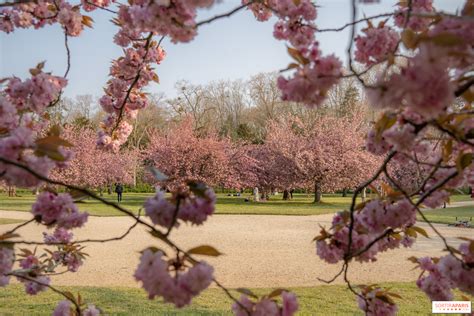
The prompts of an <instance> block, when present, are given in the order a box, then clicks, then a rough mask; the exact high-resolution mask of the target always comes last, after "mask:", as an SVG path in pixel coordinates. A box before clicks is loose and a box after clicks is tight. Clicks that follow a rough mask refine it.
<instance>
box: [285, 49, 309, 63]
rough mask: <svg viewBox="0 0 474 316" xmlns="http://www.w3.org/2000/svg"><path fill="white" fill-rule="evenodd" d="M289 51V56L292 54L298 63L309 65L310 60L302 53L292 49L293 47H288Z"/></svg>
mask: <svg viewBox="0 0 474 316" xmlns="http://www.w3.org/2000/svg"><path fill="white" fill-rule="evenodd" d="M287 50H288V54H290V56H291V57H292V58H293V59H294V60H296V61H297V62H298V63H300V64H302V65H307V64H309V60H308V59H307V58H305V57H304V56H303V55H301V52H300V51H299V50H297V49H295V48H292V47H287Z"/></svg>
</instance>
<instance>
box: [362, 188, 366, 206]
mask: <svg viewBox="0 0 474 316" xmlns="http://www.w3.org/2000/svg"><path fill="white" fill-rule="evenodd" d="M366 198H367V188H366V187H364V188H363V189H362V202H365V199H366Z"/></svg>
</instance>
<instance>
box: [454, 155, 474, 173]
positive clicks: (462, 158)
mask: <svg viewBox="0 0 474 316" xmlns="http://www.w3.org/2000/svg"><path fill="white" fill-rule="evenodd" d="M471 163H472V153H461V154H459V156H458V158H457V159H456V168H457V169H458V171H459V172H462V171H463V170H464V169H466V168H467V167H469V166H470V165H471Z"/></svg>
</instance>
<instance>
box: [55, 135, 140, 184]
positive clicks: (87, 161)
mask: <svg viewBox="0 0 474 316" xmlns="http://www.w3.org/2000/svg"><path fill="white" fill-rule="evenodd" d="M62 137H64V139H65V140H66V141H68V142H69V143H70V144H71V145H72V146H73V147H72V148H71V150H70V151H69V153H71V155H72V157H71V158H70V159H69V161H68V167H67V168H57V169H54V170H53V171H52V173H51V178H52V179H55V180H60V181H63V182H66V183H74V184H76V185H80V186H82V187H86V188H90V189H102V188H104V187H106V186H110V185H113V184H114V183H117V182H121V183H123V184H132V182H133V169H134V162H135V160H136V158H137V157H136V156H139V153H138V151H132V150H122V151H121V152H120V154H115V153H114V152H111V151H106V150H102V149H100V148H97V133H96V132H95V131H93V130H91V129H88V128H74V127H67V128H65V129H63V133H62Z"/></svg>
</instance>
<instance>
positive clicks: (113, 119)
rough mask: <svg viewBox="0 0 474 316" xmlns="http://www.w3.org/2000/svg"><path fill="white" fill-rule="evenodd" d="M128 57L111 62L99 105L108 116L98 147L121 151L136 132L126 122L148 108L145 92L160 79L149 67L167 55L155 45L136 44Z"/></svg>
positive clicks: (102, 125) (129, 50) (126, 54)
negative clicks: (133, 132) (123, 145)
mask: <svg viewBox="0 0 474 316" xmlns="http://www.w3.org/2000/svg"><path fill="white" fill-rule="evenodd" d="M124 53H125V55H124V56H123V57H120V58H118V59H117V60H115V61H113V62H112V66H111V68H110V75H111V76H112V78H111V79H110V80H109V82H108V84H107V87H106V88H105V95H104V96H103V97H102V98H101V99H100V101H99V103H100V105H101V106H102V109H104V111H105V112H106V113H107V114H108V115H107V116H106V118H105V119H104V120H103V122H102V124H101V128H102V130H101V131H100V132H99V139H98V141H97V143H98V145H100V146H103V147H105V148H108V149H112V150H113V151H118V149H119V148H120V145H122V144H123V143H125V142H126V140H127V138H128V136H129V135H130V134H131V132H132V130H133V128H132V125H131V124H130V123H128V121H127V120H130V119H133V118H135V117H136V115H137V111H138V110H139V109H143V108H144V107H146V105H147V102H148V99H147V96H146V94H145V93H143V92H142V90H141V89H142V88H144V87H145V86H147V85H148V83H149V82H150V81H158V77H157V75H156V73H155V72H154V70H153V68H152V67H151V66H150V65H151V64H153V63H156V64H159V63H160V62H161V61H162V60H163V58H164V56H165V53H164V51H163V50H162V49H161V47H159V46H158V44H157V43H156V42H154V41H152V42H150V43H148V42H147V43H143V42H142V43H139V42H135V43H134V45H133V46H132V47H129V48H127V49H125V50H124Z"/></svg>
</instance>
